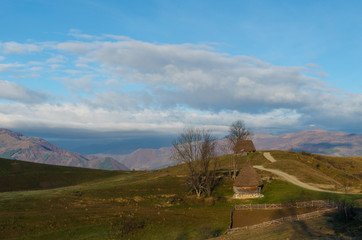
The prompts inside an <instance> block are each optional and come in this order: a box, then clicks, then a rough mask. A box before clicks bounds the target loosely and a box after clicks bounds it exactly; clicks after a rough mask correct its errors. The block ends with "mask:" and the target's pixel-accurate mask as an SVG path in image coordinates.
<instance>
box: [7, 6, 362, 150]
mask: <svg viewBox="0 0 362 240" xmlns="http://www.w3.org/2000/svg"><path fill="white" fill-rule="evenodd" d="M361 12H362V2H361V1H334V0H330V1H319V0H304V1H299V0H297V1H283V0H279V1H258V0H250V1H249V0H243V1H232V0H226V1H217V0H208V1H206V0H205V1H197V0H193V1H189V0H185V1H163V0H143V1H137V0H134V1H122V0H119V1H116V0H114V1H113V0H108V1H105V0H103V1H101V0H71V1H70V0H62V1H49V0H17V1H12V0H2V1H0V22H1V23H2V24H0V127H2V128H8V129H12V130H16V131H21V132H22V133H26V134H28V135H33V136H40V137H44V138H45V139H47V140H50V141H51V142H52V141H53V143H59V144H61V145H62V144H63V145H62V146H65V145H66V144H68V145H67V147H68V148H71V146H73V145H77V146H80V145H82V144H83V145H87V144H88V145H90V144H92V145H94V146H95V145H97V143H98V144H99V141H100V139H102V140H101V141H102V143H103V144H104V145H106V144H110V143H111V142H117V141H118V142H123V143H124V142H125V141H128V142H132V141H133V142H137V141H140V139H142V142H143V145H142V146H141V145H140V146H141V147H147V146H148V147H159V146H161V145H163V144H166V142H169V141H170V139H172V138H173V137H174V136H175V135H177V134H178V133H180V132H182V130H183V129H184V128H185V127H188V126H193V127H203V128H209V129H212V131H213V132H214V133H215V134H216V135H218V136H223V135H226V134H227V129H228V126H229V125H230V124H231V123H232V122H233V121H235V120H239V119H241V120H243V121H244V122H245V124H246V126H247V127H249V128H251V129H252V130H253V131H255V132H266V133H271V134H280V133H285V132H295V131H303V130H309V129H316V128H317V129H324V130H330V131H345V132H350V133H362V128H361V123H362V81H361V78H360V76H361V72H362V61H361V60H360V58H361V56H362V44H361V43H362V15H361V14H360V13H361ZM152 139H153V140H152ZM146 140H147V141H146Z"/></svg>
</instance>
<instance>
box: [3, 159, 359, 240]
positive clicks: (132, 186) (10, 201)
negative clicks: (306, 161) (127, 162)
mask: <svg viewBox="0 0 362 240" xmlns="http://www.w3.org/2000/svg"><path fill="white" fill-rule="evenodd" d="M249 157H250V158H251V161H254V162H253V164H255V165H256V164H266V163H267V161H266V160H265V159H263V158H262V154H261V153H256V154H254V155H252V156H249ZM2 161H4V160H0V164H1V163H2ZM9 161H13V160H9ZM218 161H219V162H220V167H219V170H218V171H219V173H220V174H227V166H228V164H229V160H228V158H227V157H222V158H220V159H218ZM239 161H240V164H242V162H244V161H246V157H242V158H241V159H239ZM11 163H12V162H11ZM17 163H18V164H20V165H21V164H23V162H20V161H19V162H17ZM26 164H29V163H26ZM13 167H14V166H13ZM17 167H18V168H19V166H17ZM32 167H33V169H32V170H31V171H22V172H18V173H14V174H15V175H14V176H15V178H16V179H18V181H22V179H31V178H32V177H34V176H36V175H39V172H42V171H43V174H45V175H46V173H48V171H45V170H44V169H43V170H41V168H43V167H44V166H43V165H41V167H40V169H38V170H37V167H38V165H32ZM46 167H49V166H46ZM51 167H55V169H54V170H53V171H54V176H57V174H58V176H62V175H63V173H64V174H65V172H67V171H75V172H74V174H73V175H72V174H70V175H67V178H66V179H67V180H68V183H67V184H65V185H64V184H63V185H62V187H61V188H54V187H58V186H56V185H52V186H48V187H43V188H42V189H43V190H32V191H12V192H3V193H0V239H206V238H211V237H216V236H219V235H222V234H223V233H224V232H225V231H226V229H227V228H228V226H229V220H230V219H229V218H230V210H231V209H232V207H233V206H234V205H235V204H239V203H274V202H288V201H299V200H301V201H302V200H313V199H334V200H335V199H339V198H349V199H351V200H353V199H359V198H361V197H362V196H361V195H348V196H344V195H337V194H331V193H320V192H314V191H308V190H305V189H302V188H299V187H296V186H294V185H292V184H289V183H286V182H284V181H281V180H275V179H274V180H271V181H265V187H264V189H263V192H264V195H265V197H264V198H263V199H254V200H243V201H241V200H233V199H232V198H231V197H232V195H233V191H232V183H233V182H232V180H231V179H229V178H228V177H225V178H223V179H222V180H221V182H220V184H219V185H218V186H217V187H216V189H215V191H214V193H213V196H212V197H211V198H202V199H196V198H195V197H193V196H190V195H188V194H187V193H186V187H185V185H184V181H185V174H186V169H185V167H184V166H175V167H169V168H166V169H161V170H157V171H151V172H138V171H132V172H122V171H112V172H111V171H110V172H108V171H101V170H90V171H89V169H78V168H67V167H59V166H51ZM27 169H30V165H29V166H27ZM13 170H14V169H13V168H11V167H9V168H8V170H6V171H7V173H6V171H5V170H3V171H2V172H1V176H6V174H8V175H7V176H9V174H10V173H11V172H12V171H13ZM78 170H79V172H78ZM44 171H45V172H44ZM87 171H89V172H87ZM62 172H63V173H62ZM10 175H11V174H10ZM40 175H42V174H40ZM45 175H43V176H44V178H45V179H52V178H53V177H52V174H49V176H45ZM264 177H265V176H264ZM9 179H10V178H7V177H4V178H2V179H1V180H0V181H2V183H1V184H3V185H6V184H5V183H4V181H8V180H9ZM54 179H56V177H54ZM24 182H26V181H24ZM7 183H8V185H10V186H11V184H9V182H7ZM24 184H25V183H24ZM34 184H35V183H34ZM35 185H36V184H35ZM35 185H34V186H35ZM66 185H71V186H66ZM14 186H17V187H14V189H12V190H18V189H24V188H20V187H19V186H21V184H20V183H19V184H18V185H14ZM23 186H25V187H28V186H27V185H26V184H25V185H23ZM45 188H47V189H45ZM32 189H34V188H32Z"/></svg>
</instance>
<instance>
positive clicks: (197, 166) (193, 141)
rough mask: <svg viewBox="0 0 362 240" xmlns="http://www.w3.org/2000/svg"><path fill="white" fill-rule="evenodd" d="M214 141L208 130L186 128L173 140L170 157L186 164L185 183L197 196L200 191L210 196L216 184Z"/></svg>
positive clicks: (199, 194)
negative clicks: (186, 174)
mask: <svg viewBox="0 0 362 240" xmlns="http://www.w3.org/2000/svg"><path fill="white" fill-rule="evenodd" d="M215 148H216V141H215V139H214V138H213V137H212V136H211V134H210V131H207V130H204V129H198V128H187V129H185V130H184V132H183V133H181V134H180V135H179V136H178V138H177V140H176V141H174V142H173V151H172V159H173V160H175V161H177V162H178V163H184V164H186V166H187V168H188V170H189V174H188V178H187V185H188V186H189V187H190V189H191V191H192V192H194V193H195V194H196V195H197V196H198V197H200V196H201V194H202V193H206V194H207V195H208V196H210V194H211V191H212V189H213V187H214V186H215V184H216V175H215V168H216V165H215V164H216V161H215V160H214V161H213V158H214V157H215Z"/></svg>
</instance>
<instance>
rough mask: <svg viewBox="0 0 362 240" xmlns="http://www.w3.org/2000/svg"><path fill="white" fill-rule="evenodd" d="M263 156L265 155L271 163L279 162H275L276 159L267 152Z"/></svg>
mask: <svg viewBox="0 0 362 240" xmlns="http://www.w3.org/2000/svg"><path fill="white" fill-rule="evenodd" d="M263 155H264V157H265V158H266V159H268V160H269V161H271V162H272V163H273V162H276V161H277V160H275V158H274V157H273V156H272V155H271V154H270V152H265V153H264V154H263Z"/></svg>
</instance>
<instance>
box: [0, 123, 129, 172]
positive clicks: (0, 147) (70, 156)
mask: <svg viewBox="0 0 362 240" xmlns="http://www.w3.org/2000/svg"><path fill="white" fill-rule="evenodd" d="M0 157H3V158H9V159H18V160H25V161H29V162H36V163H46V164H53V165H63V166H74V167H86V168H98V169H107V170H128V168H127V167H126V166H125V165H123V164H122V163H120V162H119V161H117V160H115V159H113V158H111V157H108V156H105V157H95V156H85V155H82V154H79V153H76V152H71V151H68V150H64V149H62V148H59V147H57V146H55V145H53V144H51V143H49V142H47V141H45V140H44V139H41V138H38V137H27V136H24V135H22V134H20V133H17V132H13V131H10V130H7V129H3V128H0Z"/></svg>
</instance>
